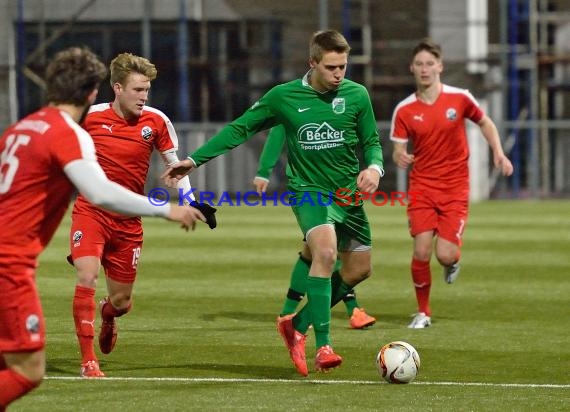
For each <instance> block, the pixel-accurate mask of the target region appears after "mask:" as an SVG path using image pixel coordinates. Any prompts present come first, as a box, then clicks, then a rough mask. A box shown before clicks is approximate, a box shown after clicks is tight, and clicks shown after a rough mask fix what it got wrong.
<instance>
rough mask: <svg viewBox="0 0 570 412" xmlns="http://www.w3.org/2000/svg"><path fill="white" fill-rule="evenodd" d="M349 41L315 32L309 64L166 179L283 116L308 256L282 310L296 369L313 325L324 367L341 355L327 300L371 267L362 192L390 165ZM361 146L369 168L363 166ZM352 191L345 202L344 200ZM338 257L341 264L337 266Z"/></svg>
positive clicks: (303, 368)
mask: <svg viewBox="0 0 570 412" xmlns="http://www.w3.org/2000/svg"><path fill="white" fill-rule="evenodd" d="M349 52H350V46H349V44H348V42H347V41H346V39H345V38H344V36H343V35H342V34H340V33H339V32H337V31H335V30H326V31H320V32H317V33H315V34H314V35H313V36H312V38H311V41H310V45H309V65H310V69H309V71H308V72H307V73H306V74H305V75H304V76H303V77H302V78H300V79H296V80H293V81H290V82H287V83H283V84H280V85H277V86H275V87H273V88H272V89H271V90H269V91H268V92H267V93H265V94H264V95H263V96H262V97H261V98H260V99H259V100H258V101H257V102H255V103H254V104H253V105H252V106H251V107H250V108H249V109H248V110H246V111H245V113H244V114H242V115H241V116H240V117H238V118H237V119H235V120H234V121H232V122H231V123H229V124H228V125H227V126H225V127H224V128H223V129H222V130H221V131H220V132H219V133H218V134H216V135H215V136H214V137H212V138H211V139H210V140H209V141H208V142H207V143H206V144H204V145H203V146H201V147H200V148H198V150H196V151H195V152H194V153H191V154H190V155H189V156H188V158H187V159H184V160H182V161H180V162H179V163H177V164H174V165H173V166H171V167H169V168H168V169H167V170H166V171H165V172H164V173H163V175H162V178H163V179H164V182H165V183H166V184H167V185H169V186H173V185H174V186H175V185H176V182H177V181H178V180H179V179H181V178H182V177H183V176H185V175H187V174H188V173H190V172H191V171H192V170H193V169H195V168H197V167H199V166H201V165H203V164H204V163H206V162H208V161H209V160H211V159H213V158H215V157H216V156H219V155H221V154H223V153H226V152H228V151H230V150H231V149H233V148H235V147H237V146H239V145H240V144H242V143H244V142H246V141H247V140H248V139H249V138H251V137H252V136H254V135H255V134H256V133H258V132H260V131H262V130H267V129H270V128H272V127H273V126H277V125H283V127H284V130H285V136H286V140H287V153H288V166H287V177H288V181H289V184H288V190H289V191H290V192H291V193H292V195H291V196H290V198H289V202H290V204H291V205H292V210H293V213H294V214H295V217H296V218H297V223H298V224H299V226H300V228H301V231H302V232H303V235H304V236H305V239H306V241H307V246H308V247H309V250H310V252H311V256H312V262H311V268H310V270H309V276H308V278H307V304H306V305H305V306H304V307H303V308H302V309H301V310H300V311H299V312H298V313H297V314H295V315H294V314H291V315H287V316H281V317H279V318H278V320H277V321H278V330H279V332H280V333H281V336H282V337H283V339H284V341H285V344H286V345H287V348H288V350H289V355H290V357H291V359H292V361H293V363H294V364H295V367H296V369H297V372H299V373H300V374H301V375H303V376H307V375H308V368H307V363H306V359H305V341H306V333H307V331H308V329H309V326H310V325H312V326H313V329H314V333H315V342H316V348H317V353H316V357H315V369H316V370H317V371H327V370H329V369H331V368H334V367H336V366H339V365H340V364H341V363H342V358H341V357H340V356H339V355H338V354H336V353H335V352H334V351H333V348H332V345H331V339H330V320H331V309H330V308H331V305H332V306H334V305H335V304H336V303H338V302H339V301H340V300H341V299H342V297H343V296H345V295H346V293H347V291H349V290H350V289H352V288H353V287H354V286H355V285H357V284H358V283H360V282H361V281H362V280H364V279H366V278H367V277H368V276H370V273H371V271H372V264H371V247H372V241H371V235H370V224H369V222H368V218H367V216H366V213H365V211H364V207H363V204H362V201H361V199H362V195H366V194H371V193H373V192H374V191H376V189H377V187H378V185H379V183H380V177H381V176H382V175H383V174H384V171H383V157H382V148H381V146H380V139H379V136H378V131H377V128H376V119H375V117H374V112H373V110H372V104H371V102H370V97H369V95H368V91H367V90H366V88H365V87H364V86H362V85H360V84H358V83H355V82H353V81H351V80H348V79H345V74H346V68H347V64H348V54H349ZM357 147H359V148H360V151H361V153H362V156H363V159H364V162H365V164H366V165H367V167H366V168H365V169H363V170H360V163H359V160H358V157H357V155H356V148H357ZM347 199H349V201H347ZM337 256H338V257H339V259H340V260H341V262H342V268H341V270H340V271H335V270H334V266H335V262H336V260H337Z"/></svg>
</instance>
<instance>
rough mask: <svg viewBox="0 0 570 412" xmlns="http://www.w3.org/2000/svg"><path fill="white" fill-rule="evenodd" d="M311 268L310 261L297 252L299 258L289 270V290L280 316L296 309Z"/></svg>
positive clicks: (305, 288)
mask: <svg viewBox="0 0 570 412" xmlns="http://www.w3.org/2000/svg"><path fill="white" fill-rule="evenodd" d="M310 268H311V261H309V260H307V259H305V258H303V256H301V254H300V253H299V258H298V259H297V262H295V265H294V266H293V270H292V271H291V280H290V281H289V290H288V291H287V297H286V298H285V302H284V303H283V309H282V310H281V316H283V315H289V314H291V313H295V312H296V311H297V306H298V305H299V302H300V301H301V300H302V299H303V296H305V293H306V292H307V277H308V276H309V269H310Z"/></svg>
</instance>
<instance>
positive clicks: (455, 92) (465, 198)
mask: <svg viewBox="0 0 570 412" xmlns="http://www.w3.org/2000/svg"><path fill="white" fill-rule="evenodd" d="M410 71H411V72H412V73H413V75H414V77H415V81H416V92H415V93H414V94H412V95H410V96H408V97H407V98H406V99H404V100H402V101H401V102H400V103H399V104H398V105H397V106H396V108H395V110H394V113H393V116H392V125H391V131H390V136H391V137H390V138H391V140H392V141H393V142H394V152H393V158H394V161H395V163H396V165H397V166H398V167H401V168H404V169H406V168H408V167H410V166H412V168H411V171H410V176H409V188H408V191H409V193H410V194H414V195H413V196H411V198H410V199H411V200H410V203H409V204H408V210H407V213H408V220H409V225H410V234H411V235H412V237H413V239H414V245H413V248H414V250H413V257H412V264H411V272H412V279H413V282H414V287H415V291H416V298H417V301H418V312H417V314H416V315H415V316H414V319H413V320H412V322H411V323H410V324H409V326H408V327H409V328H412V329H421V328H425V327H427V326H430V324H431V309H430V306H429V293H430V287H431V272H430V259H431V255H432V247H433V243H434V242H433V241H434V237H435V236H437V242H436V243H435V256H436V258H437V260H438V261H439V263H440V264H441V265H442V266H443V267H444V271H443V272H444V280H445V281H446V282H447V283H452V282H453V281H454V280H455V279H456V278H457V275H458V274H459V257H460V247H461V238H462V235H463V231H464V229H465V224H466V222H467V214H468V205H469V168H468V158H469V147H468V145H467V136H466V133H465V119H468V120H470V121H472V122H474V123H476V124H477V125H478V126H479V127H480V129H481V133H482V134H483V137H484V138H485V139H486V140H487V142H488V144H489V146H490V148H491V150H492V152H493V163H494V165H495V167H497V168H500V169H501V171H502V173H503V175H505V176H510V175H511V174H512V172H513V166H512V164H511V162H510V161H509V159H508V158H507V157H506V156H505V154H504V152H503V149H502V147H501V140H500V137H499V133H498V131H497V127H496V126H495V124H494V123H493V121H492V120H491V119H490V118H489V117H488V116H487V115H486V114H485V113H483V111H482V110H481V109H480V108H479V105H478V103H477V102H476V100H475V98H474V97H473V96H472V95H471V94H470V93H469V92H468V91H467V90H464V89H459V88H456V87H452V86H448V85H446V84H443V83H441V80H440V75H441V73H442V71H443V63H442V53H441V47H440V46H439V45H437V44H435V43H434V42H433V41H432V40H430V39H424V40H422V41H421V42H420V43H419V44H418V45H417V46H416V47H415V48H414V50H413V53H412V62H411V65H410ZM408 142H411V143H412V145H413V153H408V151H407V144H408Z"/></svg>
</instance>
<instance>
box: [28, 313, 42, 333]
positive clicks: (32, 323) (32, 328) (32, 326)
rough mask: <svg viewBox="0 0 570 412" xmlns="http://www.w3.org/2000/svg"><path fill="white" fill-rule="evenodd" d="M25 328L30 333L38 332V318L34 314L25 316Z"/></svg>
mask: <svg viewBox="0 0 570 412" xmlns="http://www.w3.org/2000/svg"><path fill="white" fill-rule="evenodd" d="M26 330H27V331H28V332H30V333H38V332H39V331H40V318H39V316H38V315H36V314H31V315H30V316H28V317H27V318H26Z"/></svg>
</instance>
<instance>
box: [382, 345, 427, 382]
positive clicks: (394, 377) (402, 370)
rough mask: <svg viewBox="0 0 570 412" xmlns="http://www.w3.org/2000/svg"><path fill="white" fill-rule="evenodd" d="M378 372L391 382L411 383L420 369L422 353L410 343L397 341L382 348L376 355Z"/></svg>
mask: <svg viewBox="0 0 570 412" xmlns="http://www.w3.org/2000/svg"><path fill="white" fill-rule="evenodd" d="M376 366H377V367H378V373H379V374H380V376H382V377H383V378H384V379H385V380H386V381H387V382H389V383H409V382H411V381H413V380H414V379H415V378H416V376H417V374H418V370H419V369H420V355H419V354H418V351H417V350H416V349H415V348H414V347H413V346H412V345H410V344H409V343H407V342H402V341H395V342H390V343H387V344H386V345H384V346H382V347H381V348H380V351H379V352H378V355H376Z"/></svg>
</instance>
